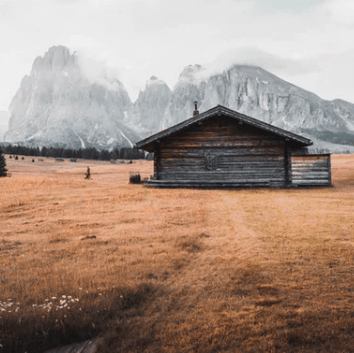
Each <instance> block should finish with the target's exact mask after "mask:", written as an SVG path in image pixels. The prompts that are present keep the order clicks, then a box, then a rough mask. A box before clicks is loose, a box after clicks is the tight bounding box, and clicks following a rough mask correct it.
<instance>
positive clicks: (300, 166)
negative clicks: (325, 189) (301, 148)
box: [291, 154, 332, 186]
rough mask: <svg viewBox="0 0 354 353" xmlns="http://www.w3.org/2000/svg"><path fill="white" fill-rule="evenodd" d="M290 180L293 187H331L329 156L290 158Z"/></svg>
mask: <svg viewBox="0 0 354 353" xmlns="http://www.w3.org/2000/svg"><path fill="white" fill-rule="evenodd" d="M291 178H292V184H293V185H294V186H321V185H323V186H329V185H332V176H331V155H330V154H323V155H304V156H294V155H293V156H291Z"/></svg>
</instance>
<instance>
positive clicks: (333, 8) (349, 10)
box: [324, 0, 354, 25]
mask: <svg viewBox="0 0 354 353" xmlns="http://www.w3.org/2000/svg"><path fill="white" fill-rule="evenodd" d="M324 9H325V10H327V11H329V12H330V15H331V19H332V20H334V21H335V22H337V23H340V24H344V25H353V18H354V2H353V1H350V0H327V1H326V3H325V4H324Z"/></svg>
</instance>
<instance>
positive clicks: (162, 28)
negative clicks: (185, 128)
mask: <svg viewBox="0 0 354 353" xmlns="http://www.w3.org/2000/svg"><path fill="white" fill-rule="evenodd" d="M353 38H354V2H353V1H350V0H294V1H292V0H247V1H243V0H179V1H174V0H142V1H134V0H9V1H7V0H0V44H1V51H0V110H7V109H8V106H9V104H10V101H11V99H12V97H13V96H14V95H15V93H16V91H17V89H18V88H19V86H20V82H21V79H22V78H23V76H24V75H26V74H29V73H30V71H31V66H32V63H33V61H34V59H35V58H36V57H37V56H39V55H41V56H43V55H44V53H45V52H46V51H47V50H48V49H49V48H50V47H51V46H53V45H65V46H67V47H69V48H70V50H71V52H73V51H85V53H86V54H87V55H90V56H92V57H93V58H94V59H95V60H99V61H106V62H108V64H109V65H110V66H111V67H112V68H114V69H115V70H117V72H119V75H120V79H121V81H122V82H123V84H124V85H125V87H126V88H127V90H128V92H129V94H130V96H131V99H132V100H134V99H135V98H136V96H137V94H138V92H139V89H143V88H144V85H145V82H146V80H147V79H149V77H150V76H152V75H155V76H157V77H159V78H160V79H162V80H164V81H166V82H167V84H168V85H169V86H170V88H171V89H172V88H173V86H174V84H175V83H176V82H177V80H178V76H179V74H180V72H181V71H182V69H183V68H184V67H185V66H186V65H189V64H195V63H199V64H204V65H210V63H211V62H213V61H215V60H216V59H217V58H219V59H217V60H219V61H220V58H223V60H221V61H222V62H225V60H226V61H227V62H230V60H231V61H233V60H234V61H235V62H245V63H247V62H248V63H250V64H254V65H259V66H261V67H263V68H264V69H266V70H269V71H271V72H272V73H274V74H276V75H278V76H280V77H281V78H283V79H285V80H287V81H289V82H291V83H293V84H296V85H298V86H300V87H302V88H305V89H307V90H310V91H313V92H314V93H316V94H318V95H319V96H320V97H322V98H324V99H329V100H330V99H335V98H341V99H344V100H348V101H350V102H353V103H354V70H353V63H354V41H353ZM225 58H226V59H225Z"/></svg>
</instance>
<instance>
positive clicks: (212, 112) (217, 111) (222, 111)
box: [136, 105, 313, 149]
mask: <svg viewBox="0 0 354 353" xmlns="http://www.w3.org/2000/svg"><path fill="white" fill-rule="evenodd" d="M218 115H219V116H221V115H223V116H227V117H230V118H232V119H235V120H236V121H238V122H242V123H245V124H248V125H251V126H254V127H257V128H259V129H261V130H264V131H266V132H270V133H272V134H275V135H278V136H280V137H283V138H285V139H289V141H292V142H295V143H297V144H300V145H301V147H305V146H310V145H312V144H313V142H312V141H311V140H309V139H307V138H305V137H302V136H300V135H297V134H294V133H292V132H289V131H286V130H283V129H280V128H279V127H276V126H273V125H270V124H267V123H265V122H263V121H260V120H258V119H255V118H251V117H249V116H247V115H244V114H241V113H238V112H236V111H234V110H231V109H229V108H226V107H224V106H222V105H217V106H216V107H214V108H211V109H209V110H207V111H206V112H204V113H201V114H198V115H196V116H194V117H192V118H190V119H187V120H185V121H182V122H181V123H179V124H176V125H174V126H172V127H170V128H168V129H165V130H162V131H160V132H158V133H156V134H154V135H151V136H149V137H147V138H145V139H143V140H141V141H139V142H137V143H136V147H137V148H140V149H144V148H146V147H147V148H149V145H150V146H151V144H154V143H156V142H158V140H160V139H163V138H165V137H167V136H170V135H172V134H175V133H177V132H179V131H181V130H184V129H186V128H188V127H189V126H191V125H194V124H196V123H198V122H200V121H203V120H205V119H207V118H210V117H212V116H218ZM151 147H152V146H151ZM151 147H150V149H151Z"/></svg>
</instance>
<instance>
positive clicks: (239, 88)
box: [160, 65, 354, 145]
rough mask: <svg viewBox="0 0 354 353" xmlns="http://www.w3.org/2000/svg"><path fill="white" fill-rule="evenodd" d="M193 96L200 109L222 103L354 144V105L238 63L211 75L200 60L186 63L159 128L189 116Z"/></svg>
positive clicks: (304, 131)
mask: <svg viewBox="0 0 354 353" xmlns="http://www.w3.org/2000/svg"><path fill="white" fill-rule="evenodd" d="M194 100H197V101H198V102H199V106H198V109H199V111H200V112H201V113H202V112H204V111H206V110H208V109H210V108H212V107H214V106H216V105H217V104H221V105H224V106H226V107H228V108H231V109H233V110H236V111H239V112H241V113H243V114H246V115H249V116H251V117H254V118H256V119H260V120H262V121H264V122H267V123H269V124H272V125H275V126H278V127H280V128H283V129H285V130H289V131H292V132H294V133H298V134H302V135H306V136H308V137H310V138H315V139H316V140H323V141H327V142H331V143H334V144H344V145H354V104H351V103H348V102H345V101H342V100H334V101H326V100H323V99H321V98H320V97H318V96H317V95H316V94H314V93H311V92H308V91H306V90H303V89H301V88H299V87H297V86H294V85H292V84H291V83H288V82H286V81H284V80H282V79H281V78H279V77H277V76H275V75H273V74H271V73H270V72H267V71H265V70H263V69H262V68H260V67H255V66H245V65H235V66H232V67H231V68H229V69H227V70H224V71H223V72H221V73H218V74H212V75H209V74H208V70H207V69H205V68H203V67H202V66H200V65H194V66H192V65H190V66H187V67H186V68H185V69H184V70H183V71H182V73H181V75H180V77H179V80H178V82H177V84H176V86H175V87H174V89H173V90H172V96H171V100H170V103H169V105H168V107H167V109H166V113H165V115H164V117H163V119H162V121H161V124H160V129H164V128H167V127H169V126H172V125H174V124H176V123H178V122H180V121H183V120H185V119H186V118H189V117H191V115H192V111H193V101H194Z"/></svg>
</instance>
